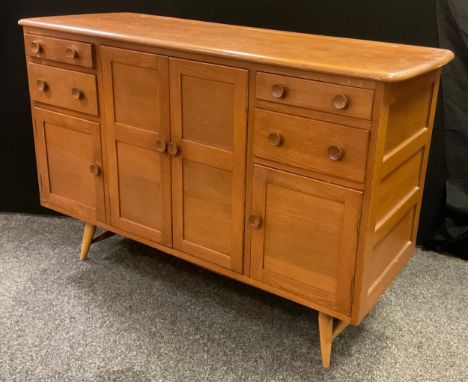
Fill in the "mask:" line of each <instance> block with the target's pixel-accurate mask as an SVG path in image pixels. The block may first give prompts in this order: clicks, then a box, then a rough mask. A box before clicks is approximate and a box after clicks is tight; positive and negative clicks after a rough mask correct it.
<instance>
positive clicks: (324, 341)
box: [318, 312, 333, 368]
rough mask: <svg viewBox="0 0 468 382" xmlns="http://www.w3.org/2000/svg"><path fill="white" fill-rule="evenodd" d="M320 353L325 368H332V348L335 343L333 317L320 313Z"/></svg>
mask: <svg viewBox="0 0 468 382" xmlns="http://www.w3.org/2000/svg"><path fill="white" fill-rule="evenodd" d="M318 322H319V332H320V351H321V352H322V365H323V367H326V368H329V367H330V357H331V348H332V341H333V317H332V316H329V315H328V314H325V313H322V312H319V315H318Z"/></svg>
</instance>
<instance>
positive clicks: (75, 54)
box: [65, 46, 78, 58]
mask: <svg viewBox="0 0 468 382" xmlns="http://www.w3.org/2000/svg"><path fill="white" fill-rule="evenodd" d="M65 55H66V56H67V57H68V58H77V57H78V51H77V50H76V49H75V48H73V47H71V46H70V47H68V48H67V49H66V50H65Z"/></svg>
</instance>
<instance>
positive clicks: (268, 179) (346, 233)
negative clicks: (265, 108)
mask: <svg viewBox="0 0 468 382" xmlns="http://www.w3.org/2000/svg"><path fill="white" fill-rule="evenodd" d="M361 195H362V194H361V192H359V191H355V190H351V189H348V188H344V187H340V186H336V185H332V184H329V183H325V182H321V181H318V180H314V179H310V178H306V177H303V176H299V175H293V174H290V173H287V172H283V171H279V170H273V169H269V168H267V167H263V166H257V165H256V166H254V189H253V198H252V215H251V216H249V223H250V224H251V226H252V227H251V230H252V238H251V270H250V273H251V277H252V278H254V279H257V280H260V281H262V282H264V283H266V284H269V285H272V286H275V287H277V288H279V289H283V290H286V291H289V292H291V293H294V294H297V295H298V296H302V297H303V298H305V299H308V300H310V301H313V302H315V303H317V304H319V305H322V306H325V307H328V308H331V309H334V310H336V311H339V312H342V313H345V314H349V312H350V307H351V290H352V285H351V284H352V280H353V275H354V265H355V256H356V244H357V224H358V217H359V211H360V205H361Z"/></svg>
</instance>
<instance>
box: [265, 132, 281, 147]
mask: <svg viewBox="0 0 468 382" xmlns="http://www.w3.org/2000/svg"><path fill="white" fill-rule="evenodd" d="M268 143H269V144H270V145H272V146H281V144H282V143H283V137H282V136H281V134H279V133H270V134H268Z"/></svg>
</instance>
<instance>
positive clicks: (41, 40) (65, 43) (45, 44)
mask: <svg viewBox="0 0 468 382" xmlns="http://www.w3.org/2000/svg"><path fill="white" fill-rule="evenodd" d="M24 47H25V49H26V55H27V56H29V57H36V58H42V59H44V60H51V61H58V62H64V63H66V64H72V65H79V66H84V67H86V68H93V67H94V60H93V46H92V44H88V43H86V42H78V41H71V40H63V39H59V38H52V37H44V36H38V35H33V34H25V35H24Z"/></svg>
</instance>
